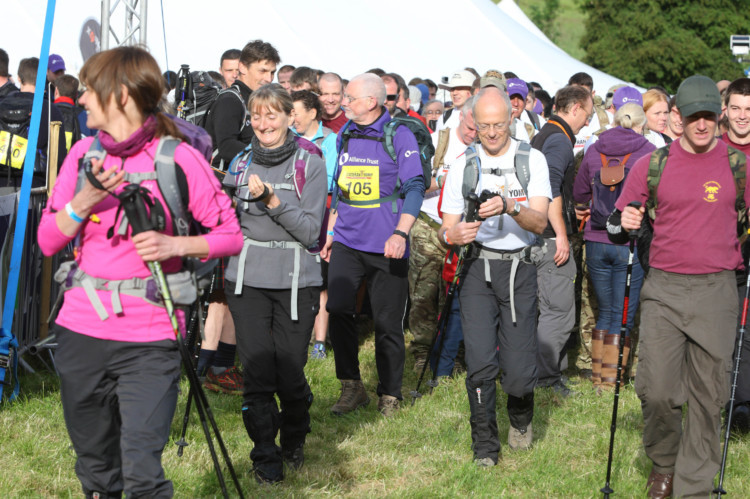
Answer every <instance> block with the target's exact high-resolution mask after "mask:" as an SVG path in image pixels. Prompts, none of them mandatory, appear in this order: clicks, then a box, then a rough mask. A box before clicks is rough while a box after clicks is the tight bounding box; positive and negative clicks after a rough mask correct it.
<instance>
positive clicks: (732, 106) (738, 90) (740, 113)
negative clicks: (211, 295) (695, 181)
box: [721, 78, 750, 154]
mask: <svg viewBox="0 0 750 499" xmlns="http://www.w3.org/2000/svg"><path fill="white" fill-rule="evenodd" d="M724 112H725V114H726V115H727V118H728V119H729V130H728V131H727V133H725V134H724V135H722V136H721V139H722V140H723V141H724V142H726V143H727V144H728V145H730V146H732V147H734V148H735V149H739V150H740V151H742V152H744V153H745V154H748V153H750V78H738V79H737V80H734V81H733V82H732V83H731V84H730V85H729V86H728V87H727V93H726V95H725V97H724Z"/></svg>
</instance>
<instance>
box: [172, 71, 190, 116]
mask: <svg viewBox="0 0 750 499" xmlns="http://www.w3.org/2000/svg"><path fill="white" fill-rule="evenodd" d="M177 92H178V93H177V96H176V98H175V102H177V117H178V118H181V119H183V120H184V119H185V116H186V115H187V113H186V112H185V105H186V103H187V100H188V98H189V96H190V66H189V65H187V64H183V65H181V66H180V74H178V75H177Z"/></svg>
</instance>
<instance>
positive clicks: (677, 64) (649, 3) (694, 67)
mask: <svg viewBox="0 0 750 499" xmlns="http://www.w3.org/2000/svg"><path fill="white" fill-rule="evenodd" d="M580 4H581V10H583V12H584V14H585V26H586V30H585V33H584V35H583V38H582V39H581V47H582V48H583V49H584V50H585V52H586V55H585V58H584V62H586V63H587V64H590V65H591V66H594V67H596V68H598V69H601V70H602V71H605V72H607V73H610V74H612V75H613V76H617V77H619V78H622V79H623V80H626V81H630V82H633V83H635V84H637V85H640V86H642V87H649V86H651V85H662V86H664V87H665V88H666V89H667V90H668V91H670V92H675V91H676V90H677V87H678V86H679V84H680V82H681V81H682V80H683V79H685V78H687V77H688V76H691V75H694V74H704V75H706V76H708V77H710V78H712V79H714V80H715V81H718V80H722V79H727V80H733V79H735V78H739V77H741V76H743V73H742V70H743V65H742V64H739V63H737V62H735V60H734V57H733V56H732V53H731V50H730V48H729V37H730V36H731V35H733V34H747V33H749V32H750V0H736V1H728V0H711V1H707V0H581V2H580Z"/></svg>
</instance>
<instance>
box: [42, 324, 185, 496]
mask: <svg viewBox="0 0 750 499" xmlns="http://www.w3.org/2000/svg"><path fill="white" fill-rule="evenodd" d="M55 334H56V335H57V341H58V347H57V355H56V362H57V368H58V371H59V373H60V396H61V399H62V405H63V414H64V416H65V424H66V426H67V428H68V435H70V440H71V441H72V442H73V448H74V449H75V451H76V456H77V457H78V459H77V461H76V466H75V469H76V475H77V476H78V479H79V480H80V481H81V485H82V487H83V491H84V493H85V494H91V493H92V492H100V493H102V495H104V494H112V495H115V496H117V495H118V494H119V493H120V492H121V491H124V493H125V494H126V495H127V496H128V497H172V494H173V489H172V482H170V481H169V480H167V479H166V478H165V477H164V470H163V469H162V466H161V454H162V451H163V450H164V446H165V445H166V443H167V440H168V439H169V427H170V424H171V422H172V417H173V416H174V411H175V407H176V405H177V389H178V383H179V377H180V356H179V354H178V352H177V344H176V343H175V342H174V341H170V340H163V341H156V342H152V343H130V342H120V341H109V340H100V339H97V338H92V337H90V336H85V335H83V334H78V333H75V332H73V331H71V330H69V329H66V328H63V327H60V326H55Z"/></svg>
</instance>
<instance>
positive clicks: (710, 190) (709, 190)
mask: <svg viewBox="0 0 750 499" xmlns="http://www.w3.org/2000/svg"><path fill="white" fill-rule="evenodd" d="M703 189H705V191H706V197H704V198H703V200H704V201H708V202H709V203H713V202H715V201H718V200H719V198H718V197H717V195H718V194H719V189H721V185H719V183H718V182H714V181H713V180H711V181H709V182H706V183H705V184H703Z"/></svg>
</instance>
